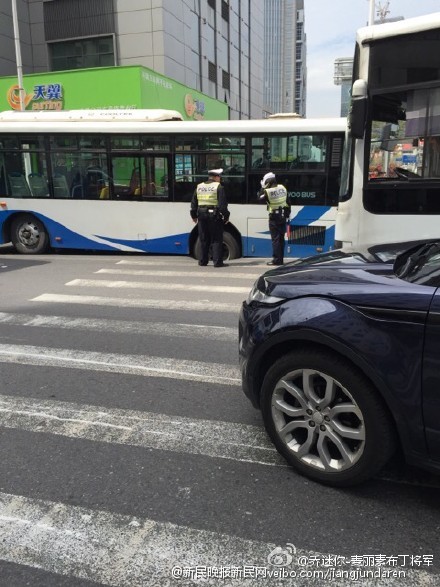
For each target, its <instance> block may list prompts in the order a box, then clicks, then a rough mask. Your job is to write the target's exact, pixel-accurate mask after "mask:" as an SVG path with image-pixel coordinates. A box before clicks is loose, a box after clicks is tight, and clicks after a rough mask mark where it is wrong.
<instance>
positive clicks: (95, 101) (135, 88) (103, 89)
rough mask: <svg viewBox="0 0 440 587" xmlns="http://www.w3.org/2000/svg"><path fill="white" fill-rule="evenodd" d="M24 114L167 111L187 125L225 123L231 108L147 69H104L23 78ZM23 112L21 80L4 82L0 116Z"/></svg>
mask: <svg viewBox="0 0 440 587" xmlns="http://www.w3.org/2000/svg"><path fill="white" fill-rule="evenodd" d="M23 86H24V102H25V108H26V110H77V109H83V108H85V109H89V108H91V109H94V108H102V109H114V108H130V109H132V108H163V109H166V110H177V111H178V112H180V113H181V114H182V116H183V118H184V119H185V120H227V119H228V116H229V112H228V105H227V104H225V103H224V102H220V101H219V100H215V99H214V98H210V97H209V96H206V95H205V94H202V93H201V92H197V91H196V90H193V89H191V88H188V87H186V86H184V85H183V84H180V83H179V82H176V81H174V80H173V79H171V78H168V77H165V76H163V75H160V74H158V73H156V72H155V71H153V70H151V69H148V68H146V67H141V66H137V65H133V66H126V67H101V68H94V69H79V70H70V71H52V72H45V73H38V74H31V75H25V76H23ZM11 109H15V110H19V109H20V100H19V93H18V84H17V78H16V77H12V76H8V77H2V78H0V110H11Z"/></svg>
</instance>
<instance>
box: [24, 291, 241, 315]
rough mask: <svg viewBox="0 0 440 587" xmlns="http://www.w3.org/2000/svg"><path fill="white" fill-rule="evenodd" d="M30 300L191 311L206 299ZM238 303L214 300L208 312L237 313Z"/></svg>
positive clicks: (202, 306) (50, 296) (69, 297)
mask: <svg viewBox="0 0 440 587" xmlns="http://www.w3.org/2000/svg"><path fill="white" fill-rule="evenodd" d="M30 301H31V302H46V303H52V304H82V305H87V306H111V307H114V306H116V307H118V308H144V309H154V310H170V311H172V310H186V311H191V312H206V310H207V301H204V300H201V301H198V302H196V301H188V300H187V301H185V300H164V299H161V300H152V299H131V298H111V297H103V296H84V295H66V294H48V293H46V294H41V295H39V296H37V297H36V298H32V299H31V300H30ZM239 310H240V304H236V303H229V304H228V303H225V302H215V303H211V304H210V305H209V311H210V312H219V313H222V314H223V313H232V314H237V315H238V312H239Z"/></svg>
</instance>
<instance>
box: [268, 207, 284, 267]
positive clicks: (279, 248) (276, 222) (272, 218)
mask: <svg viewBox="0 0 440 587" xmlns="http://www.w3.org/2000/svg"><path fill="white" fill-rule="evenodd" d="M269 230H270V236H271V239H272V257H273V262H274V263H278V264H282V263H284V235H285V234H286V219H285V218H284V214H270V215H269Z"/></svg>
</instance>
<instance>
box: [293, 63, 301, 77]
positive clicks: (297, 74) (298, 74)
mask: <svg viewBox="0 0 440 587" xmlns="http://www.w3.org/2000/svg"><path fill="white" fill-rule="evenodd" d="M301 72H302V63H296V65H295V78H296V79H301Z"/></svg>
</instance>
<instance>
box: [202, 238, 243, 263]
mask: <svg viewBox="0 0 440 587" xmlns="http://www.w3.org/2000/svg"><path fill="white" fill-rule="evenodd" d="M194 257H195V258H196V259H201V258H202V245H201V244H200V237H197V240H196V244H195V245H194ZM209 257H210V258H212V255H211V253H210V254H209ZM239 257H240V247H239V245H238V243H237V241H236V239H235V238H234V237H233V236H232V234H231V233H230V232H226V231H225V232H224V233H223V261H231V260H232V259H238V258H239Z"/></svg>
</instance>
